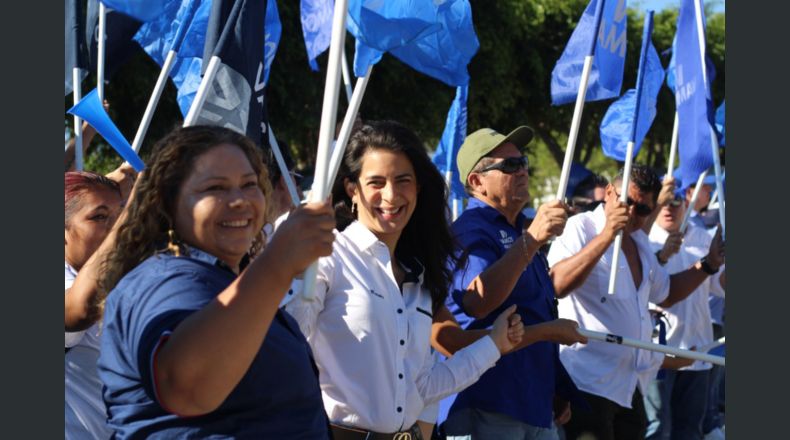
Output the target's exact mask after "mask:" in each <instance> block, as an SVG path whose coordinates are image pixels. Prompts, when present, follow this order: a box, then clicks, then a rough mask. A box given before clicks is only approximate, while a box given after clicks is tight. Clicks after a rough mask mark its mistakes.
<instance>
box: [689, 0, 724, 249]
mask: <svg viewBox="0 0 790 440" xmlns="http://www.w3.org/2000/svg"><path fill="white" fill-rule="evenodd" d="M701 2H702V0H694V18H695V19H696V22H697V39H698V41H699V56H700V63H701V64H702V65H701V67H702V80H703V84H705V93H706V95H707V97H710V85H709V84H708V73H707V71H706V65H705V52H706V51H707V49H706V47H705V26H704V24H703V23H702V5H701ZM709 128H710V146H711V150H712V153H713V170H714V171H715V173H716V190H717V191H718V193H719V196H718V197H719V222H720V223H721V236H722V237H724V236H725V230H726V228H725V226H724V225H725V222H724V217H725V215H724V205H725V198H724V187H723V186H722V183H721V163H720V160H719V139H718V138H717V136H716V130H715V129H714V128H713V127H712V126H709Z"/></svg>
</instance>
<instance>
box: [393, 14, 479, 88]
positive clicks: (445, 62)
mask: <svg viewBox="0 0 790 440" xmlns="http://www.w3.org/2000/svg"><path fill="white" fill-rule="evenodd" d="M438 18H439V24H440V25H441V30H439V31H438V32H435V33H432V34H429V35H427V36H425V37H423V38H420V39H417V40H414V41H412V42H410V43H408V44H406V45H403V46H399V47H396V48H393V49H392V51H391V52H392V55H394V56H395V58H397V59H399V60H401V61H403V62H404V63H406V64H408V65H409V66H411V67H412V68H413V69H415V70H417V71H418V72H422V73H424V74H426V75H428V76H430V77H433V78H436V79H438V80H439V81H442V82H444V83H445V84H447V85H450V86H462V85H466V84H468V83H469V72H468V71H467V70H466V66H467V65H468V64H469V62H470V61H471V60H472V57H473V56H474V55H475V53H477V50H478V49H479V48H480V43H479V42H478V40H477V35H476V34H475V28H474V24H473V23H472V7H471V6H470V5H469V1H468V0H457V1H447V2H444V3H442V4H441V5H439V9H438Z"/></svg>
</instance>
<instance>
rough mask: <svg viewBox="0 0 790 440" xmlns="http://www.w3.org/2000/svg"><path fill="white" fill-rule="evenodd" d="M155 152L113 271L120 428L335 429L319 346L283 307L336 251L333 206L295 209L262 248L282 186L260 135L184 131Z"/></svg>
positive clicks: (316, 432) (119, 431)
mask: <svg viewBox="0 0 790 440" xmlns="http://www.w3.org/2000/svg"><path fill="white" fill-rule="evenodd" d="M152 158H153V161H152V163H150V164H149V166H148V168H147V169H146V171H145V172H144V173H143V174H142V176H141V177H140V181H139V182H138V188H137V192H136V195H135V197H134V199H133V201H132V202H131V204H130V206H129V207H128V217H127V219H126V221H125V222H124V223H123V224H122V225H121V226H120V228H119V230H118V241H117V243H118V244H117V247H116V248H115V249H116V250H115V251H114V252H113V253H111V254H110V255H109V257H108V258H107V261H106V262H105V266H104V272H103V277H102V279H101V280H100V282H101V285H102V288H103V290H104V291H105V292H106V291H110V290H111V291H110V293H109V295H108V296H107V298H106V303H105V309H104V312H105V318H104V334H103V337H102V345H101V356H100V359H99V376H100V378H101V380H102V382H104V385H105V389H104V400H105V403H106V404H107V412H108V417H109V420H108V423H109V425H110V426H111V427H112V428H113V429H114V430H115V431H116V436H117V437H119V438H149V437H161V438H174V437H200V438H208V437H210V438H289V439H296V438H326V437H328V430H327V426H328V425H327V419H326V415H325V413H324V410H323V405H322V402H321V393H320V389H319V386H318V380H317V377H316V372H315V367H314V364H313V362H312V355H311V352H310V348H309V346H308V345H307V343H306V341H305V339H304V337H303V336H302V334H301V333H300V331H299V327H298V325H297V324H296V322H295V321H294V320H293V319H292V318H291V317H290V316H289V315H287V314H286V313H285V312H283V311H280V310H278V304H279V303H280V300H281V299H282V297H283V296H284V294H285V292H286V291H287V290H288V287H289V285H290V283H291V279H292V278H293V277H294V276H295V275H296V274H298V273H300V272H302V271H303V270H304V269H305V267H307V265H308V264H309V263H310V262H311V261H314V260H315V259H317V258H318V257H320V256H325V255H329V254H330V253H331V250H332V242H333V235H332V228H333V226H334V224H335V223H334V217H333V212H332V209H331V206H330V205H329V203H317V204H310V205H307V206H305V207H302V208H299V209H297V210H295V211H294V212H293V213H292V214H291V216H290V217H289V219H288V220H287V221H286V222H285V223H284V224H283V225H282V226H281V227H280V228H279V229H278V232H277V234H276V235H275V236H274V237H273V238H272V240H271V242H270V243H269V244H268V245H267V246H266V249H265V250H264V251H263V252H260V253H259V254H258V252H257V251H258V250H259V249H260V247H261V245H262V243H263V237H262V235H261V230H262V227H263V225H264V222H265V220H266V218H265V217H266V215H265V213H266V195H268V194H269V192H270V188H269V184H268V180H267V175H266V168H265V166H264V165H263V163H262V161H261V159H260V155H259V152H258V150H257V148H256V147H255V145H254V144H253V143H252V142H251V141H250V140H249V139H248V138H246V137H245V136H243V135H240V134H237V133H235V132H233V131H231V130H228V129H224V128H220V127H188V128H180V129H176V130H175V131H173V132H172V133H171V134H169V135H168V136H167V137H165V138H164V139H162V140H161V141H160V142H159V144H158V145H157V147H156V148H155V151H154V153H153V154H152ZM256 254H258V255H256ZM261 286H265V288H261Z"/></svg>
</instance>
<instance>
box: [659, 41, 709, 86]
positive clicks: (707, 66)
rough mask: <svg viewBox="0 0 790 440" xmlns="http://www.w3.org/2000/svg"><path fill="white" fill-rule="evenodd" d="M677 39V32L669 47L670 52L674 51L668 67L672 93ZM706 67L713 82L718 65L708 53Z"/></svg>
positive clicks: (668, 80) (669, 84)
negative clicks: (714, 63) (715, 64)
mask: <svg viewBox="0 0 790 440" xmlns="http://www.w3.org/2000/svg"><path fill="white" fill-rule="evenodd" d="M677 41H678V36H677V34H675V38H674V39H673V40H672V48H670V49H667V51H668V52H672V58H670V59H669V67H667V87H669V90H672V93H675V53H676V52H675V43H676V42H677ZM705 68H706V69H707V74H708V83H713V80H714V79H715V78H716V66H714V65H713V61H712V60H711V59H710V57H709V56H707V55H705Z"/></svg>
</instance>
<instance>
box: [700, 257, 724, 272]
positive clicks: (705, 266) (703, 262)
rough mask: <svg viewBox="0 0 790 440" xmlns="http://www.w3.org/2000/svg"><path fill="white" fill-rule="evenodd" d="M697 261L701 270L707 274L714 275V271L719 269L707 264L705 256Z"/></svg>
mask: <svg viewBox="0 0 790 440" xmlns="http://www.w3.org/2000/svg"><path fill="white" fill-rule="evenodd" d="M699 262H700V265H701V266H702V271H703V272H705V273H706V274H708V275H714V274H716V272H718V271H719V269H718V268H716V269H714V268H712V267H710V264H708V257H707V256H704V257H702V259H701V260H699Z"/></svg>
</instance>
